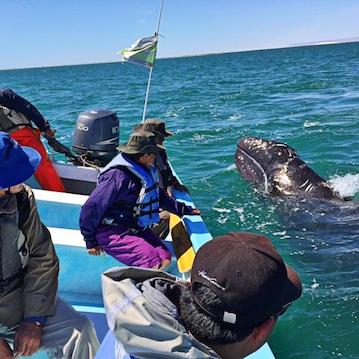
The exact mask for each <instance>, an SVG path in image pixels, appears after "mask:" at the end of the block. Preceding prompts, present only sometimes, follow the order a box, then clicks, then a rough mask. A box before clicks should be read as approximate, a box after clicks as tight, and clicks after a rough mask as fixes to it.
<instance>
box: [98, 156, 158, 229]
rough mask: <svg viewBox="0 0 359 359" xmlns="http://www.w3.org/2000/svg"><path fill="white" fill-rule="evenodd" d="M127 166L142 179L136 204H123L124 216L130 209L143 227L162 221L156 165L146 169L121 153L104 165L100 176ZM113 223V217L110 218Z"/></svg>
mask: <svg viewBox="0 0 359 359" xmlns="http://www.w3.org/2000/svg"><path fill="white" fill-rule="evenodd" d="M118 167H126V168H127V169H128V170H129V171H130V172H132V173H133V174H134V175H135V176H136V177H138V178H139V179H140V180H141V184H142V187H141V190H140V193H139V195H138V197H137V200H136V203H135V204H134V205H131V206H130V207H129V206H126V205H122V206H121V211H122V210H123V213H122V214H123V217H124V218H126V216H128V214H129V211H130V212H131V213H130V214H131V215H132V216H133V218H135V219H136V221H137V224H138V226H139V227H141V228H146V227H150V226H152V225H153V224H155V223H158V222H159V221H160V216H159V185H158V182H159V176H158V170H157V169H156V167H154V166H151V168H150V169H149V171H146V170H145V169H144V168H143V167H142V166H141V165H139V164H137V163H136V162H133V161H130V160H127V159H125V158H124V157H123V156H122V154H121V153H119V154H118V155H117V156H116V157H115V158H114V159H113V160H112V161H111V162H110V163H109V164H108V165H107V166H106V167H104V168H103V169H102V170H101V172H100V174H99V176H101V175H102V174H103V173H105V172H107V171H108V170H110V169H112V168H118ZM109 220H110V222H109V224H111V219H109Z"/></svg>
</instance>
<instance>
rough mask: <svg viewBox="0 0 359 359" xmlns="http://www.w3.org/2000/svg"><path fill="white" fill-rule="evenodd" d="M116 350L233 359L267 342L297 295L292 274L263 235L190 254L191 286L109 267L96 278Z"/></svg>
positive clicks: (237, 237) (235, 236)
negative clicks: (98, 281)
mask: <svg viewBox="0 0 359 359" xmlns="http://www.w3.org/2000/svg"><path fill="white" fill-rule="evenodd" d="M102 287H103V296H104V303H105V308H106V316H107V321H108V324H109V327H110V328H112V330H113V332H114V335H115V337H116V339H117V344H118V345H119V346H121V345H122V346H123V348H122V349H123V351H124V352H125V351H126V352H127V353H128V354H130V355H131V356H133V357H135V358H137V359H141V358H150V357H151V358H163V359H165V358H168V359H169V358H174V357H176V358H208V359H209V358H212V359H213V358H222V359H240V358H244V357H246V356H247V355H249V354H250V353H252V352H254V351H256V350H257V349H259V348H260V347H261V346H262V345H263V344H264V343H265V342H266V341H267V339H268V338H269V336H270V334H271V332H272V330H273V329H274V327H275V324H276V322H277V320H278V317H279V316H280V315H281V314H283V313H284V312H285V311H286V309H287V308H288V307H289V306H290V305H291V304H292V302H293V301H295V300H296V299H298V298H299V297H300V296H301V293H302V287H301V281H300V279H299V276H298V275H297V273H296V272H295V271H294V270H293V269H292V268H291V267H289V266H288V265H287V264H286V263H285V262H284V261H283V259H282V257H281V256H280V255H279V253H278V252H277V251H276V249H275V248H274V246H273V245H272V243H271V242H270V241H269V240H268V239H267V238H266V237H264V236H262V235H258V234H253V233H246V232H232V233H228V234H226V235H223V236H220V237H217V238H215V239H213V240H211V241H209V242H207V243H206V244H205V245H203V246H202V247H201V248H200V249H199V250H198V252H197V254H196V257H195V260H194V264H193V268H192V275H191V281H190V283H187V282H181V281H180V280H179V279H178V278H176V277H173V276H171V275H170V274H168V273H164V272H161V271H153V270H146V271H145V270H141V269H137V268H122V269H119V268H114V269H112V270H109V271H108V272H106V273H104V274H103V275H102Z"/></svg>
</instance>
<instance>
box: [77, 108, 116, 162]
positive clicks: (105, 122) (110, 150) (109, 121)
mask: <svg viewBox="0 0 359 359" xmlns="http://www.w3.org/2000/svg"><path fill="white" fill-rule="evenodd" d="M119 137H120V124H119V120H118V118H117V115H116V113H115V112H113V111H109V110H89V111H84V112H81V113H80V114H79V116H78V117H77V121H76V126H75V129H74V133H73V136H72V148H73V151H74V152H75V153H76V154H77V155H79V156H80V157H81V159H83V160H84V162H85V163H86V162H88V163H90V164H95V165H96V166H101V167H103V166H105V165H106V164H107V163H108V162H110V161H111V159H112V158H113V157H115V156H116V155H117V153H118V151H117V147H118V144H119Z"/></svg>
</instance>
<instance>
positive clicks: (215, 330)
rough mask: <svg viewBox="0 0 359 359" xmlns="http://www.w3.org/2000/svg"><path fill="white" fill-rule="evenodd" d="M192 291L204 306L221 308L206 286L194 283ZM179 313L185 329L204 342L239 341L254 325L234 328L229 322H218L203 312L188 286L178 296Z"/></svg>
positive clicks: (226, 342) (214, 295) (222, 342)
mask: <svg viewBox="0 0 359 359" xmlns="http://www.w3.org/2000/svg"><path fill="white" fill-rule="evenodd" d="M192 290H193V291H195V292H196V298H198V299H199V300H201V303H203V304H204V305H205V306H206V307H212V308H213V309H214V310H216V309H221V307H222V305H221V302H220V300H219V298H218V297H217V295H216V294H215V293H214V292H212V291H211V290H210V289H209V288H208V287H206V286H204V285H202V284H196V285H195V287H194V288H192ZM179 307H180V315H181V319H182V321H183V322H184V325H185V327H186V328H187V330H188V331H189V332H190V333H192V334H193V335H194V336H195V338H197V339H198V340H200V341H201V342H203V343H205V344H229V343H234V342H239V341H241V340H243V339H244V338H246V337H247V336H248V335H249V334H250V333H252V331H253V329H254V326H250V327H244V328H236V327H234V326H232V325H230V324H225V323H221V322H218V321H217V320H216V319H215V318H213V317H211V316H210V315H208V314H207V313H205V312H204V311H203V310H202V309H201V308H200V307H199V306H198V305H197V304H196V303H195V301H194V300H193V298H192V296H191V289H190V288H183V290H181V296H180V302H179Z"/></svg>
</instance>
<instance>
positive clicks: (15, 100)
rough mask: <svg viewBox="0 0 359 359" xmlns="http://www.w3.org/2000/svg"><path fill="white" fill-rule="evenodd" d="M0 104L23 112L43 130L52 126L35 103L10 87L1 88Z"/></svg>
mask: <svg viewBox="0 0 359 359" xmlns="http://www.w3.org/2000/svg"><path fill="white" fill-rule="evenodd" d="M0 105H2V106H4V107H7V108H9V109H10V110H14V111H16V112H20V113H22V114H23V115H24V116H26V117H27V118H28V119H29V120H31V121H32V122H34V123H35V125H36V126H37V127H38V128H39V129H40V130H41V131H45V130H47V129H48V128H50V124H49V122H48V121H47V120H46V119H45V118H44V117H43V116H42V115H41V113H40V112H39V111H38V109H37V108H36V107H35V106H34V105H32V104H31V103H30V102H29V101H27V100H25V99H24V98H23V97H21V96H19V95H18V94H16V93H15V92H14V91H12V90H11V89H9V88H4V89H0Z"/></svg>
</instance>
